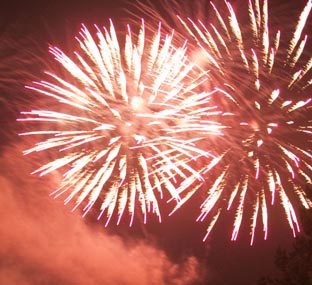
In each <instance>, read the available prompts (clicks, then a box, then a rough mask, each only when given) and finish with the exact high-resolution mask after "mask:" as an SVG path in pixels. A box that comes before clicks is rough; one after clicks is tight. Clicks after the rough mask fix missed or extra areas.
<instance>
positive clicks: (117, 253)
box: [0, 0, 297, 285]
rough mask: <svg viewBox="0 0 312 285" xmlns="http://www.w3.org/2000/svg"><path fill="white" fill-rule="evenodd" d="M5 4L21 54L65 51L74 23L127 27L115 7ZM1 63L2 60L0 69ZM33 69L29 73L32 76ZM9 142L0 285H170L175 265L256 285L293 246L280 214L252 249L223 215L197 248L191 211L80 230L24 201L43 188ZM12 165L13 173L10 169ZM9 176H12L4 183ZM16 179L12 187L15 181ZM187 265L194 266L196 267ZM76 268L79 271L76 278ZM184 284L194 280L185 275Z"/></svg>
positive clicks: (78, 222)
mask: <svg viewBox="0 0 312 285" xmlns="http://www.w3.org/2000/svg"><path fill="white" fill-rule="evenodd" d="M6 2H7V3H6V4H5V5H4V6H2V7H1V8H0V32H1V35H2V38H8V37H9V38H10V37H12V38H13V39H15V40H16V41H17V42H18V41H21V42H23V41H22V40H21V38H23V37H25V38H26V39H27V40H25V43H28V44H29V46H24V48H26V49H27V48H29V47H30V48H32V47H33V46H35V45H36V44H34V43H33V39H34V38H35V42H36V43H37V44H38V45H39V46H40V47H43V48H44V47H45V46H46V47H47V46H48V43H53V41H55V42H56V44H57V45H64V46H65V47H66V44H67V43H66V41H67V39H68V37H69V36H70V37H74V36H75V35H76V33H77V31H78V29H79V26H80V23H87V24H93V23H96V24H102V23H104V24H105V23H107V19H108V18H112V19H113V20H114V22H115V23H116V22H117V23H118V22H119V21H124V19H126V16H125V15H126V13H125V12H124V11H123V8H124V7H125V4H124V2H122V1H121V0H114V1H107V0H102V1H92V0H89V1H81V0H80V1H59V0H54V1H38V2H36V1H14V0H13V1H6ZM28 2H29V3H28ZM236 2H237V1H236ZM296 3H297V2H296ZM241 5H242V4H241ZM11 33H15V34H13V35H12V34H11ZM2 50H5V49H4V48H2ZM10 56H11V55H10ZM5 57H6V55H2V56H1V58H2V59H3V58H5ZM36 66H37V65H35V67H34V66H32V67H31V70H33V69H35V68H36ZM38 66H40V64H38ZM34 72H35V71H34ZM2 86H3V85H2ZM2 88H4V87H2ZM2 94H5V95H1V96H2V97H5V98H4V99H2V101H3V102H5V104H3V106H4V107H3V114H6V115H5V116H8V117H7V118H8V119H5V120H3V119H2V122H3V124H4V123H7V120H11V118H14V115H15V113H14V111H12V106H10V110H11V111H10V112H8V111H5V108H8V104H7V102H8V101H9V100H8V99H7V96H9V95H8V94H11V95H12V92H11V91H7V90H4V91H3V92H2ZM19 94H21V93H19ZM12 96H13V97H12V98H13V101H14V100H17V101H18V102H19V104H20V98H18V96H17V95H16V94H14V95H12ZM0 103H1V101H0ZM12 105H14V103H12ZM6 112H8V113H6ZM3 116H4V115H3ZM11 116H12V117H11ZM13 141H14V144H13V143H12V142H10V139H7V140H6V141H5V142H3V143H5V144H6V146H10V145H11V146H10V147H9V149H7V148H6V149H4V150H3V151H2V158H1V161H0V178H1V180H0V182H1V184H0V185H1V188H3V189H5V191H4V192H3V194H2V192H1V194H0V202H1V203H4V204H5V207H1V211H2V212H0V214H1V215H0V221H1V225H2V226H1V228H2V229H1V230H0V237H1V236H2V238H0V241H1V244H3V245H4V246H1V247H2V249H1V250H0V283H1V280H2V281H8V282H9V283H3V282H2V284H7V285H15V284H16V285H17V284H33V285H36V284H56V283H57V284H60V285H67V284H81V285H82V284H99V283H98V282H111V283H101V284H108V285H110V284H112V285H113V284H115V285H116V284H117V283H114V282H116V280H121V279H118V278H117V277H116V276H119V275H124V274H125V275H128V277H129V278H128V279H127V278H126V277H125V279H124V282H125V284H152V283H149V282H148V281H147V280H148V279H149V278H151V276H153V277H152V278H154V282H155V283H153V284H157V285H158V284H162V283H161V282H162V280H166V278H167V280H174V278H173V277H172V276H171V277H170V278H173V279H170V278H169V277H168V276H167V275H168V273H166V274H167V275H166V274H165V273H162V272H167V271H170V270H172V272H174V270H175V269H177V268H175V267H174V266H175V264H180V265H179V266H180V267H179V270H180V271H181V270H182V271H184V272H188V271H187V269H188V270H191V269H192V266H193V265H194V264H197V265H198V266H199V267H200V268H201V269H202V271H204V280H201V282H200V283H197V284H205V285H210V284H211V285H228V284H233V285H235V284H240V285H251V284H256V281H257V280H258V279H259V278H260V277H261V276H263V275H266V274H270V273H272V272H274V264H273V263H274V253H275V250H276V249H277V247H278V246H281V247H286V248H287V247H289V246H290V244H291V243H292V240H293V239H292V233H291V231H290V230H289V229H288V226H287V224H286V220H285V218H284V217H280V215H283V214H282V210H281V209H277V210H276V212H274V213H273V214H272V217H273V218H272V221H271V224H270V229H269V240H268V241H263V240H262V233H261V230H260V229H259V231H258V233H257V237H256V240H255V244H254V246H252V247H251V246H250V245H249V235H248V232H249V229H248V227H247V225H248V223H246V225H245V224H244V226H243V227H242V229H241V232H240V234H239V238H238V241H236V242H231V241H230V236H231V225H232V220H233V214H231V215H229V216H228V217H225V218H223V220H221V222H219V224H218V225H217V226H216V228H215V230H214V231H213V232H212V234H211V237H210V238H208V240H207V241H206V242H205V243H203V242H202V237H203V236H204V234H205V228H206V226H205V224H204V223H202V224H201V223H195V222H194V220H195V219H196V217H197V215H198V210H197V209H198V208H196V211H194V204H195V202H196V201H195V202H194V203H193V204H192V203H190V205H189V206H187V207H185V208H184V209H183V210H181V211H178V212H177V213H176V214H175V215H174V216H173V217H171V218H170V219H166V217H165V216H164V217H163V218H164V222H163V223H162V224H157V223H156V222H155V221H153V218H152V219H151V222H150V223H148V225H145V226H144V225H136V226H134V228H133V229H128V227H126V226H123V225H121V226H120V227H119V228H115V227H112V228H111V229H104V230H103V227H102V226H99V225H97V224H95V223H94V222H92V221H90V220H88V219H87V221H85V220H82V219H81V217H80V215H79V214H77V213H75V214H71V213H70V211H69V209H68V208H66V207H65V208H64V207H63V206H62V205H61V203H58V202H55V201H52V202H51V201H50V200H48V199H46V198H45V194H46V192H44V191H45V190H43V191H40V195H33V194H32V195H31V197H29V192H27V191H30V192H32V190H34V189H36V188H38V184H36V183H45V182H35V180H33V179H30V180H29V179H28V178H27V175H28V173H29V172H30V171H28V170H29V165H28V164H29V162H28V161H23V159H22V158H21V157H20V151H21V149H23V146H22V145H21V142H18V143H15V140H13ZM16 165H19V167H18V168H17V169H16ZM12 169H14V172H16V176H14V175H12V172H11V170H12ZM19 170H20V172H19ZM17 176H18V179H15V178H16V177H17ZM21 185H23V187H21ZM40 185H41V186H42V184H40ZM41 188H42V187H41ZM17 191H18V193H19V194H18V195H17V196H18V197H17V196H16V192H17ZM21 195H27V198H25V199H23V197H22V196H21ZM36 199H39V200H40V201H37V200H36ZM42 201H43V202H44V203H46V206H45V204H42V203H41V202H42ZM54 202H55V204H54ZM57 207H59V208H57ZM277 208H278V207H277ZM60 209H61V210H60ZM6 217H7V218H6ZM38 217H39V218H38ZM47 224H48V226H47V227H46V225H47ZM114 231H115V233H117V234H118V235H117V236H116V237H115V236H113V235H112V234H114ZM125 236H127V238H126V239H125ZM129 237H133V239H134V240H135V242H133V241H132V242H129V240H128V239H129ZM155 244H157V245H158V248H157V247H155ZM81 254H82V255H84V256H85V258H83V257H82V256H81ZM129 254H130V256H129ZM116 257H118V258H116ZM188 257H194V258H195V260H196V262H197V263H196V262H195V263H194V262H193V261H192V260H190V259H187V258H188ZM77 264H78V268H75V266H76V265H77ZM192 264H193V265H192ZM112 265H114V266H112ZM183 266H184V267H183ZM174 268H175V269H174ZM152 269H154V270H155V272H153V270H152ZM112 271H114V272H112ZM67 272H68V273H67ZM151 272H152V273H151ZM79 274H80V275H79ZM188 274H189V276H191V277H194V276H196V274H195V273H194V272H193V273H192V271H190V273H188ZM102 275H109V276H108V279H106V280H105V279H104V278H103V276H102ZM173 275H174V274H173ZM182 275H183V274H182ZM182 275H181V274H180V277H179V278H180V281H181V283H178V282H177V283H174V284H193V283H187V282H189V281H188V280H187V277H185V276H182ZM30 276H32V277H30ZM79 276H80V277H81V278H80V277H79ZM90 276H93V277H94V278H91V277H90ZM138 276H141V277H142V278H141V279H139V281H138V280H137V279H136V278H138ZM191 277H190V278H191ZM27 278H29V279H28V280H25V279H27ZM31 278H33V279H31ZM168 278H169V279H168ZM194 278H195V277H194ZM107 280H109V281H107ZM114 280H115V281H114ZM131 280H133V283H131ZM157 280H158V281H157ZM54 281H57V282H56V283H55V282H54ZM10 282H11V283H10ZM32 282H33V283H32ZM138 282H139V283H138ZM146 282H148V283H146ZM157 282H158V283H157ZM183 282H184V283H183ZM164 284H166V283H164ZM168 284H169V283H168ZM194 284H196V283H194Z"/></svg>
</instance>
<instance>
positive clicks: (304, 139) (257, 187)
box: [174, 0, 312, 244]
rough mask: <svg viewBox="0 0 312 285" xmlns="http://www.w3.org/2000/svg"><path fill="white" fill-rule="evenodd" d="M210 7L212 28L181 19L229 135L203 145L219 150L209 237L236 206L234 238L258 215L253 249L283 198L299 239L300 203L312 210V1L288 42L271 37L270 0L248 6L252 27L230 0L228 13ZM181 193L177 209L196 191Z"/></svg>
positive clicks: (211, 178)
mask: <svg viewBox="0 0 312 285" xmlns="http://www.w3.org/2000/svg"><path fill="white" fill-rule="evenodd" d="M211 5H212V6H211V8H212V11H213V13H214V14H215V17H214V20H215V22H214V23H213V24H209V25H207V23H206V22H205V21H202V20H195V19H191V18H188V17H187V16H185V15H182V16H178V18H179V19H180V22H181V24H182V25H183V27H184V28H185V30H186V31H187V32H188V34H189V40H190V42H193V43H194V42H195V43H196V45H197V47H198V48H197V51H196V52H199V53H200V55H201V56H200V60H201V66H202V67H203V68H205V69H206V70H209V71H210V72H209V78H210V81H209V83H210V88H212V89H214V90H218V91H219V92H217V93H215V95H216V96H215V97H214V100H215V101H214V102H215V103H216V104H217V105H218V106H219V107H220V108H221V109H222V113H223V118H222V124H223V125H225V126H226V129H225V130H224V132H223V133H224V136H220V137H217V138H216V139H213V140H211V139H209V140H206V141H205V144H202V145H201V147H203V149H207V150H208V149H209V150H210V151H212V150H213V151H215V152H216V153H219V156H218V157H217V158H216V159H214V160H212V161H211V162H210V163H209V165H208V166H207V167H205V168H204V169H202V173H204V175H206V182H207V184H208V190H207V198H206V200H205V201H204V202H203V203H202V205H201V214H200V215H199V217H198V221H203V220H204V219H206V218H207V217H208V216H210V217H212V218H211V222H210V224H209V226H208V228H207V234H206V235H205V237H204V240H205V239H206V238H207V237H208V235H209V233H210V231H211V229H212V228H213V226H214V225H215V223H216V221H217V220H218V218H219V217H220V214H221V213H222V211H224V210H225V209H227V210H230V209H232V208H234V209H235V219H234V225H233V232H232V240H235V239H236V238H237V235H238V232H239V229H240V226H241V224H242V221H243V217H245V216H247V217H248V216H249V217H251V244H252V243H253V241H254V235H255V229H256V224H257V222H258V221H259V220H261V221H262V224H263V232H264V237H265V238H266V237H267V233H268V217H269V214H268V213H269V210H270V209H269V208H270V205H273V204H274V203H276V200H279V201H280V203H281V205H282V206H283V208H284V210H285V214H286V218H287V220H288V223H289V225H290V227H291V229H292V231H293V234H294V235H295V234H296V232H298V231H299V224H298V220H297V217H296V214H295V207H296V205H297V204H298V203H297V202H296V201H300V204H302V205H303V206H304V207H305V208H310V207H311V206H312V203H311V200H310V199H309V197H308V193H306V185H307V184H311V174H312V164H311V159H312V155H311V128H312V125H311V121H312V119H311V96H310V92H311V84H312V79H311V67H312V59H311V58H308V57H307V55H306V53H305V45H306V42H307V36H305V35H304V34H303V32H304V28H305V25H306V22H307V19H308V16H309V13H310V10H311V7H312V2H311V1H308V2H307V4H306V6H305V8H304V9H303V11H302V13H301V15H300V17H299V20H298V22H297V25H296V27H295V28H294V32H293V33H292V34H291V38H290V40H289V42H288V43H286V44H284V43H283V42H282V41H281V40H280V38H281V35H280V34H281V33H280V31H276V33H275V34H274V35H272V34H273V31H272V32H271V29H272V28H269V17H268V3H267V1H262V2H261V3H260V1H257V0H256V1H249V4H248V11H249V23H248V24H247V25H246V23H245V22H244V27H247V28H246V29H245V28H244V29H241V28H240V23H239V20H238V19H237V16H236V14H235V12H234V9H233V7H232V6H231V5H230V3H229V2H225V5H226V9H223V10H222V13H221V12H219V11H221V10H220V9H218V7H217V6H215V5H214V4H213V3H211ZM184 16H185V17H184ZM271 33H272V34H271ZM194 46H195V45H193V46H192V48H194ZM198 50H199V51H198ZM182 188H183V189H181V191H179V189H178V192H179V194H180V195H181V197H182V200H181V203H179V204H178V206H177V207H176V208H175V210H176V209H178V208H179V207H181V205H182V204H183V203H184V202H186V201H187V200H188V199H189V197H190V196H192V194H193V193H194V191H185V190H186V189H187V188H186V187H182ZM198 188H199V187H196V189H198ZM192 189H195V188H192ZM296 203H297V204H296ZM250 205H251V207H250ZM175 210H174V211H175Z"/></svg>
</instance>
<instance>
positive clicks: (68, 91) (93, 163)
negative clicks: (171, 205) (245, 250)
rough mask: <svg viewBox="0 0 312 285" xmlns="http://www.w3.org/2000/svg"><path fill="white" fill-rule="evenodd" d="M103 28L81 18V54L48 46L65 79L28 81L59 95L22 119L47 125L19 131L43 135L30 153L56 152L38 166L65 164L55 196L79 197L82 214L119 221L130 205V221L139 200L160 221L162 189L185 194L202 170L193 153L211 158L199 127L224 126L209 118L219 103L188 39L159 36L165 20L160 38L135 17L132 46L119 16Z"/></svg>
mask: <svg viewBox="0 0 312 285" xmlns="http://www.w3.org/2000/svg"><path fill="white" fill-rule="evenodd" d="M95 30H96V36H93V35H92V34H91V32H90V31H89V30H88V29H87V28H86V27H85V26H83V27H82V29H81V32H80V35H79V37H77V40H78V43H79V48H80V52H79V53H78V52H75V59H71V58H70V57H69V56H67V55H66V54H65V53H63V52H62V51H61V50H60V49H59V48H57V47H51V48H50V52H51V53H52V54H53V55H54V57H55V59H56V60H57V61H58V62H59V63H60V64H61V66H62V67H63V68H64V71H63V73H65V74H66V80H65V79H64V78H65V77H64V76H62V75H58V74H55V73H54V72H48V73H47V76H48V78H49V81H41V82H35V83H34V84H33V85H32V86H28V88H29V89H31V90H33V91H34V92H36V93H40V94H41V95H43V96H46V97H47V98H50V99H52V100H54V104H51V105H50V106H48V107H47V109H46V110H42V109H40V110H32V111H30V112H22V114H23V115H24V118H22V119H20V120H21V121H27V122H29V123H28V124H30V123H31V122H32V123H33V124H34V128H38V126H39V125H38V123H40V124H41V125H42V126H40V128H41V129H40V130H30V131H28V132H25V133H22V134H21V135H28V136H29V135H31V136H32V137H34V136H37V137H38V140H39V142H38V143H37V144H36V145H35V146H34V147H32V148H30V149H28V150H26V151H25V152H24V153H25V154H29V153H33V152H41V151H49V152H50V153H53V155H52V156H54V155H56V156H57V157H56V158H55V159H53V160H52V161H50V162H48V163H45V164H44V165H43V166H42V167H40V168H39V169H37V170H36V171H34V173H39V174H40V176H43V175H45V174H47V173H50V172H52V171H55V170H57V171H60V172H62V175H63V180H62V183H61V185H60V187H59V188H58V189H57V190H56V191H55V192H53V193H52V195H53V196H54V197H58V196H60V195H67V197H66V199H65V203H68V202H69V201H70V200H72V199H73V198H76V206H75V208H76V207H78V206H79V205H81V204H82V205H83V209H84V214H86V213H87V212H88V211H89V210H90V209H91V208H94V207H95V206H99V207H100V215H99V218H100V217H101V216H102V214H103V213H106V216H107V222H106V224H108V222H109V221H110V219H111V217H112V215H113V213H114V212H117V215H118V220H117V223H119V222H120V219H121V217H122V216H123V213H124V212H125V210H126V209H128V212H129V214H130V216H131V217H130V225H131V224H132V222H133V216H134V212H135V208H136V204H138V205H139V207H140V209H141V212H142V213H143V215H144V222H145V221H146V214H147V213H148V212H154V213H156V215H157V216H158V217H159V220H160V219H161V215H160V209H159V205H158V199H160V198H162V196H163V190H164V189H166V193H169V194H170V195H169V197H172V199H174V200H176V201H179V199H180V198H179V195H178V194H177V192H176V187H177V183H178V182H180V181H181V180H185V179H187V177H188V176H190V177H193V178H194V179H197V180H198V179H201V177H200V174H198V173H197V171H196V170H195V169H193V168H192V166H191V162H192V161H195V160H196V159H197V158H199V157H205V158H206V159H208V160H209V159H213V156H212V155H211V154H210V153H209V152H207V151H204V150H201V149H200V148H197V147H196V142H197V140H199V138H198V136H197V135H196V134H203V133H204V134H205V136H206V135H207V134H213V135H215V134H220V129H221V126H220V125H219V124H218V123H213V122H210V121H209V120H208V117H209V114H213V115H215V114H216V113H217V112H218V111H217V110H216V109H215V108H214V107H212V106H211V104H210V95H211V94H209V93H207V92H200V91H198V90H199V89H200V88H199V87H200V86H201V84H202V83H203V81H205V80H206V76H205V73H203V72H202V71H201V70H200V68H198V67H196V66H195V65H193V64H190V63H189V62H187V58H186V57H185V52H186V48H185V46H184V45H182V46H181V47H180V48H174V47H173V46H172V38H173V33H172V34H171V35H166V36H164V37H163V36H161V32H160V31H161V30H160V26H159V28H158V30H157V29H156V33H155V35H153V37H148V36H147V33H146V32H145V29H144V22H142V25H141V28H140V30H139V32H138V34H132V31H131V30H130V27H129V26H128V33H127V35H126V37H125V45H124V49H121V47H120V44H119V42H120V40H119V39H118V36H117V34H116V32H115V29H114V26H113V24H112V22H111V23H110V27H109V29H106V28H104V29H103V30H101V29H100V28H99V27H95ZM60 110H61V111H60ZM45 123H46V125H45Z"/></svg>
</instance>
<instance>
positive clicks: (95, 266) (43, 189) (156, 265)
mask: <svg viewBox="0 0 312 285" xmlns="http://www.w3.org/2000/svg"><path fill="white" fill-rule="evenodd" d="M21 148H23V146H21V145H18V144H17V145H15V146H14V147H8V148H6V149H5V151H3V153H2V157H1V158H0V189H1V192H0V205H1V206H0V223H1V226H0V244H1V246H0V284H8V285H11V284H19V285H35V284H60V285H62V284H66V285H70V284H75V285H77V284H105V285H110V284H112V285H116V284H123V285H127V284H138V285H140V284H155V285H156V284H157V285H162V284H170V285H182V284H195V283H196V282H199V281H200V280H201V274H200V272H202V270H200V266H199V262H198V260H197V259H196V258H195V257H193V256H190V257H188V258H186V259H185V260H184V261H183V262H182V263H181V264H175V263H173V262H172V261H170V260H169V258H168V257H167V255H166V253H165V252H164V251H163V250H161V249H159V248H157V247H156V246H155V245H153V244H152V243H151V242H150V241H148V240H141V239H136V240H134V239H133V240H131V239H128V240H127V241H125V240H123V239H122V238H121V237H119V236H116V235H112V234H109V233H108V232H107V231H105V230H104V229H103V227H101V226H99V225H88V224H87V223H86V222H85V220H84V219H82V218H81V216H80V213H79V212H78V211H77V212H71V211H70V209H71V208H70V207H66V206H64V205H63V202H62V201H61V199H60V200H53V199H52V198H51V197H49V196H48V193H49V192H50V191H51V189H53V186H55V185H54V183H55V182H54V181H55V180H57V176H51V177H48V178H38V177H32V176H31V175H29V173H30V172H31V171H32V170H34V169H33V165H32V164H33V163H34V162H33V161H32V158H31V157H28V156H26V157H25V156H23V155H22V154H21Z"/></svg>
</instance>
